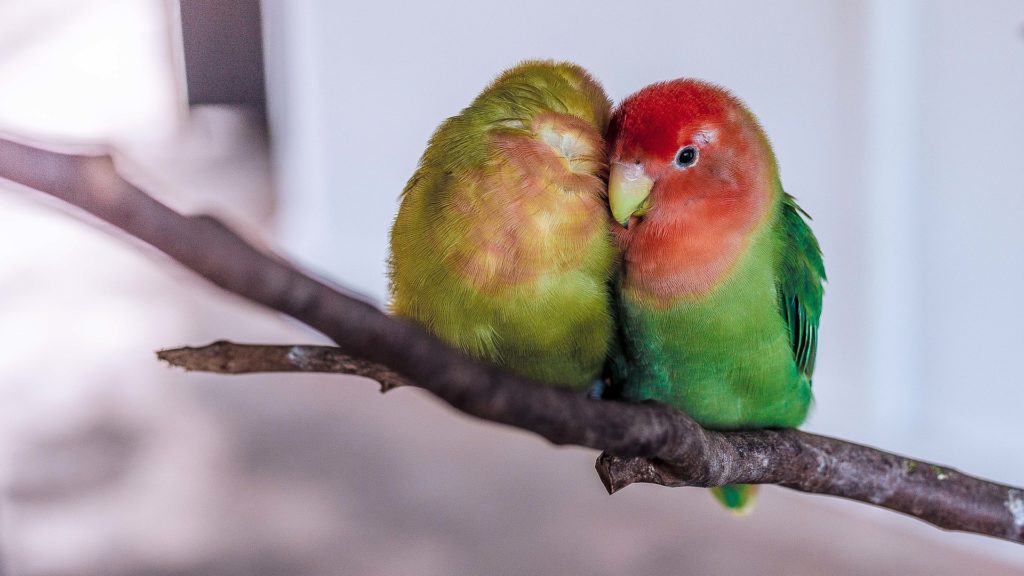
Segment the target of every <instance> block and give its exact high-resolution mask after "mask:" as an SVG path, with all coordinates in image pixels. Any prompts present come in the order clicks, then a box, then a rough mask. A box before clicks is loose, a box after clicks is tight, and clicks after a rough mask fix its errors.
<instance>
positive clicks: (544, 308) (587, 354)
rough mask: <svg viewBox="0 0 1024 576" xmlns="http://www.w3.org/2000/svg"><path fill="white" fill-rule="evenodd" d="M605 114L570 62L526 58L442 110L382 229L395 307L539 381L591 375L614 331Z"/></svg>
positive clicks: (599, 97) (594, 90)
mask: <svg viewBox="0 0 1024 576" xmlns="http://www.w3.org/2000/svg"><path fill="white" fill-rule="evenodd" d="M609 115H610V102H609V101H608V99H607V97H606V96H605V94H604V92H603V90H602V89H601V87H600V86H599V85H598V84H597V83H596V82H595V81H594V80H593V79H591V78H590V76H589V75H587V73H586V72H585V71H583V70H582V69H581V68H579V67H577V66H574V65H571V64H556V63H553V62H527V63H524V64H521V65H519V66H517V67H515V68H513V69H511V70H509V71H507V72H505V73H504V74H502V75H501V76H500V77H499V78H498V79H497V80H495V82H494V83H493V84H491V85H490V86H489V87H488V88H487V89H486V90H484V91H483V93H481V94H480V95H479V96H478V97H477V98H476V99H475V100H474V101H473V103H472V104H471V105H470V106H469V107H467V108H466V109H464V110H463V111H462V112H461V113H460V114H459V115H458V116H455V117H453V118H449V119H448V120H447V121H445V122H444V123H443V124H442V125H441V126H440V127H439V128H438V129H437V131H436V132H435V134H434V136H433V137H432V138H431V140H430V144H429V146H428V148H427V150H426V151H425V152H424V154H423V157H422V159H421V160H420V165H419V168H418V169H417V170H416V173H415V174H414V175H413V176H412V178H411V179H410V180H409V183H408V185H407V186H406V188H405V190H404V192H403V195H402V202H401V208H400V210H399V214H398V217H397V219H396V221H395V225H394V227H393V229H392V232H391V250H392V255H391V260H390V278H391V292H392V309H393V311H394V312H395V313H396V314H398V315H400V316H405V317H408V318H411V319H412V320H415V321H416V322H419V323H420V324H422V325H423V326H424V327H425V328H426V329H427V330H428V331H430V332H432V333H434V334H435V335H437V336H438V337H440V338H441V339H443V340H445V341H446V342H448V343H449V344H451V345H453V346H455V347H457V348H459V349H462V350H464V351H466V352H467V353H469V354H471V355H474V356H477V357H479V358H482V359H486V360H489V361H492V362H495V363H497V364H499V365H501V366H504V367H506V368H508V369H510V370H511V371H513V372H517V373H519V374H521V375H524V376H527V377H530V378H533V379H536V380H539V381H542V382H546V383H551V384H555V385H560V386H566V387H571V388H576V389H582V388H585V387H588V386H589V385H591V384H592V383H593V382H594V381H595V380H596V379H597V378H599V376H600V373H601V370H602V366H603V364H604V361H605V358H606V353H607V348H608V345H609V342H610V340H611V337H612V332H613V327H612V320H611V313H610V302H609V296H608V289H607V282H608V278H609V277H610V275H611V272H612V268H613V265H614V259H615V252H614V248H613V246H612V242H611V239H610V236H609V231H608V226H609V222H608V217H607V209H606V207H605V205H604V202H603V199H602V195H603V191H604V184H603V182H602V177H603V175H604V173H605V172H606V170H607V167H606V159H605V150H604V143H603V139H602V134H603V131H604V129H605V126H606V124H607V121H608V117H609Z"/></svg>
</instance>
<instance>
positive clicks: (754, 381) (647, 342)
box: [608, 79, 825, 512]
mask: <svg viewBox="0 0 1024 576" xmlns="http://www.w3.org/2000/svg"><path fill="white" fill-rule="evenodd" d="M608 141H609V148H610V158H609V163H610V173H609V180H608V200H609V205H610V207H611V212H612V216H613V218H614V219H615V220H616V221H617V222H618V225H617V226H616V236H617V241H618V244H619V247H620V250H621V252H622V265H621V269H620V270H619V277H618V282H617V289H616V292H617V297H616V299H617V317H618V324H619V325H618V332H619V342H618V347H619V348H621V350H620V351H618V352H617V353H616V354H615V358H614V359H613V361H612V366H613V368H612V372H613V375H614V378H613V379H614V381H615V387H617V393H618V394H620V395H621V396H622V397H624V398H625V399H628V400H633V401H640V400H648V399H652V400H657V401H660V402H663V403H666V404H669V405H671V406H674V407H676V408H678V409H680V410H682V411H683V412H685V413H686V414H688V415H689V416H691V417H692V418H693V419H694V420H696V421H697V422H698V423H700V424H701V425H702V426H705V427H707V428H710V429H717V430H734V429H749V428H790V427H796V426H799V425H800V424H801V423H803V421H804V419H805V418H806V416H807V411H808V408H809V407H810V405H811V374H812V372H813V371H814V359H815V354H816V351H817V341H818V319H819V318H820V316H821V300H822V283H823V281H824V280H825V269H824V266H823V264H822V258H821V250H820V248H819V247H818V242H817V240H816V239H815V237H814V234H813V233H812V232H811V229H810V228H809V227H808V225H807V222H806V221H805V219H804V217H805V216H806V213H804V212H803V211H802V210H801V209H800V207H798V206H797V204H796V201H795V200H794V199H793V197H792V196H790V195H788V194H787V193H786V192H785V191H783V189H782V184H781V182H780V180H779V167H778V164H777V162H776V159H775V155H774V153H773V152H772V149H771V146H770V144H769V142H768V138H767V136H766V135H765V133H764V131H763V130H762V128H761V126H760V125H759V124H758V122H757V119H756V118H755V117H754V115H753V114H752V113H751V112H750V111H749V110H748V109H747V108H746V106H744V105H743V104H742V103H741V102H740V101H739V100H738V99H737V98H735V97H734V96H732V95H731V94H730V93H728V92H727V91H725V90H723V89H721V88H718V87H716V86H713V85H711V84H707V83H704V82H700V81H696V80H690V79H682V80H675V81H671V82H664V83H660V84H654V85H652V86H649V87H647V88H644V89H643V90H641V91H639V92H637V93H636V94H633V95H632V96H630V97H629V98H627V99H626V100H624V101H623V102H622V104H621V105H620V106H619V108H618V109H617V110H616V112H615V114H614V115H613V117H612V120H611V124H610V127H609V131H608ZM715 495H716V497H717V498H718V499H719V500H720V501H721V502H723V503H724V504H725V505H726V506H728V507H729V508H731V509H733V510H736V511H737V512H741V511H746V510H748V509H749V504H750V503H751V502H752V500H753V495H754V492H753V487H751V486H726V487H723V488H719V489H715Z"/></svg>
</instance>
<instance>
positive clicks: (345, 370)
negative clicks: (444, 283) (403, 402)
mask: <svg viewBox="0 0 1024 576" xmlns="http://www.w3.org/2000/svg"><path fill="white" fill-rule="evenodd" d="M156 357H157V358H159V359H160V360H163V361H164V362H167V363H168V364H170V365H171V366H175V367H178V368H183V369H185V370H188V371H190V372H191V371H194V372H216V373H219V374H254V373H258V372H320V373H329V374H351V375H353V376H363V377H364V378H369V379H371V380H375V381H376V382H378V383H379V384H380V391H381V392H387V391H388V390H392V389H394V388H397V387H399V386H408V385H409V382H408V381H407V380H406V379H405V378H402V377H401V376H399V375H398V374H395V373H394V372H392V371H391V370H389V369H388V368H386V367H384V366H381V365H380V364H374V363H373V362H367V361H365V360H360V359H358V358H353V357H351V356H349V355H347V354H345V353H343V352H342V351H341V350H340V349H338V348H336V347H334V346H310V345H303V344H294V345H273V344H235V343H234V342H228V341H226V340H218V341H217V342H214V343H212V344H207V345H206V346H200V347H198V348H193V347H189V346H186V347H184V348H172V349H169V350H160V351H158V352H157V353H156Z"/></svg>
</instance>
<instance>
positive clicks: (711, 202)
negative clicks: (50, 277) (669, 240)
mask: <svg viewBox="0 0 1024 576" xmlns="http://www.w3.org/2000/svg"><path fill="white" fill-rule="evenodd" d="M608 141H609V144H610V152H611V154H610V171H609V178H608V201H609V205H610V207H611V212H612V216H613V218H614V219H615V221H616V222H618V223H619V224H621V225H622V226H623V228H625V229H630V228H632V227H633V226H636V225H648V224H645V222H650V223H651V224H657V225H659V227H660V226H669V225H671V224H672V223H677V224H681V223H682V221H683V220H691V221H692V220H694V219H699V220H701V221H704V222H708V221H709V220H708V219H710V220H711V221H713V220H714V219H715V218H716V216H718V215H730V214H735V212H736V210H737V209H739V208H743V207H744V206H745V207H747V208H756V206H753V205H750V204H751V202H753V204H761V202H755V200H758V199H757V198H753V197H751V195H763V193H764V191H763V188H764V187H763V186H756V185H755V183H756V182H755V181H756V180H758V179H762V180H770V179H771V178H772V177H773V173H774V172H773V171H774V170H775V160H774V156H773V155H772V152H771V148H770V146H769V145H768V140H767V138H766V137H765V135H764V132H763V131H762V130H761V128H760V126H759V125H758V123H757V120H756V119H755V118H754V116H753V115H752V114H751V113H750V112H749V111H748V110H747V109H746V107H745V106H744V105H743V104H742V103H741V102H740V101H739V100H738V99H736V98H735V97H734V96H732V95H731V94H730V93H729V92H727V91H726V90H724V89H722V88H719V87H717V86H714V85H712V84H708V83H705V82H701V81H699V80H691V79H680V80H673V81H669V82H662V83H659V84H653V85H651V86H648V87H646V88H644V89H643V90H640V91H639V92H637V93H636V94H633V95H632V96H630V97H628V98H626V99H625V100H624V101H623V102H622V104H621V105H620V106H619V108H618V109H617V110H616V112H615V114H614V116H613V117H612V120H611V125H610V126H609V131H608ZM629 232H632V230H629Z"/></svg>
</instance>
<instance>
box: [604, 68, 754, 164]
mask: <svg viewBox="0 0 1024 576" xmlns="http://www.w3.org/2000/svg"><path fill="white" fill-rule="evenodd" d="M735 102H736V101H735V98H734V97H733V96H732V95H730V94H729V93H728V92H726V91H725V90H724V89H722V88H719V87H717V86H714V85H712V84H708V83H706V82H701V81H699V80H691V79H680V80H672V81H669V82H662V83H659V84H653V85H651V86H648V87H647V88H644V89H643V90H641V91H639V92H637V93H635V94H633V95H632V96H630V97H628V98H626V99H625V100H624V101H623V102H622V104H621V105H620V106H619V108H618V110H616V112H615V116H614V117H613V118H612V123H611V127H610V128H609V134H608V137H609V140H610V141H611V142H612V143H613V146H614V148H613V152H614V154H616V155H622V154H645V155H649V156H657V157H662V158H671V157H672V156H674V155H675V153H676V151H677V150H678V149H679V146H680V144H681V142H679V134H680V131H682V130H690V131H695V130H697V129H699V128H701V127H704V126H708V125H721V124H723V123H724V122H725V121H726V119H727V117H728V115H729V113H730V111H731V110H732V109H734V107H735V106H736V104H735Z"/></svg>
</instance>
